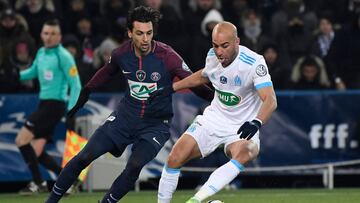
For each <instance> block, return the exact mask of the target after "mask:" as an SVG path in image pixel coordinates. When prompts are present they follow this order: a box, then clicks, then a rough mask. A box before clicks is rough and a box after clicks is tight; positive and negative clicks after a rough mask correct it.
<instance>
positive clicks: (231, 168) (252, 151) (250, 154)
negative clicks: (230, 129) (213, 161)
mask: <svg viewBox="0 0 360 203" xmlns="http://www.w3.org/2000/svg"><path fill="white" fill-rule="evenodd" d="M226 154H227V155H228V156H229V157H230V158H231V160H230V161H229V162H227V163H226V164H224V165H222V166H221V167H219V168H218V169H216V170H215V171H214V172H213V173H212V174H211V175H210V177H209V179H208V181H207V182H206V183H205V184H204V185H203V186H202V187H201V188H200V190H199V191H198V192H197V193H196V194H195V196H194V197H192V198H191V199H190V200H189V201H188V202H189V203H190V202H195V203H196V202H201V201H203V200H204V199H206V198H208V197H209V196H211V195H213V194H215V193H216V192H218V191H220V190H221V189H222V188H223V187H224V186H225V185H227V184H229V183H230V182H231V181H232V180H233V179H234V178H236V176H237V175H238V174H239V173H240V172H241V171H243V170H244V165H245V164H246V163H248V162H249V161H251V160H253V159H254V158H256V156H257V155H258V154H259V148H258V146H257V144H255V143H254V142H252V141H251V140H240V141H236V142H234V143H231V144H230V145H228V146H227V148H226Z"/></svg>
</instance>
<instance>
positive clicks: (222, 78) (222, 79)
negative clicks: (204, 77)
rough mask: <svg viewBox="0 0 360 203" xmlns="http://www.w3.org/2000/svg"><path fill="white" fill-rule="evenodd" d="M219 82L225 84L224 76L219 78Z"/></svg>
mask: <svg viewBox="0 0 360 203" xmlns="http://www.w3.org/2000/svg"><path fill="white" fill-rule="evenodd" d="M220 82H221V83H222V84H226V83H227V78H226V77H225V76H220Z"/></svg>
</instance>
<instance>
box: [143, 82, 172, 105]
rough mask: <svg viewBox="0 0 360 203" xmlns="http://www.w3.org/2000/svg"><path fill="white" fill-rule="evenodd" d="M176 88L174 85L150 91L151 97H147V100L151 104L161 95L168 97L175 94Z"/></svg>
mask: <svg viewBox="0 0 360 203" xmlns="http://www.w3.org/2000/svg"><path fill="white" fill-rule="evenodd" d="M174 92H175V90H174V89H173V87H172V85H169V86H165V87H160V88H159V89H157V90H155V91H153V92H151V93H149V98H148V99H147V102H148V103H149V104H151V102H152V101H153V100H154V99H155V98H156V97H159V96H162V97H167V96H169V95H171V94H173V93H174Z"/></svg>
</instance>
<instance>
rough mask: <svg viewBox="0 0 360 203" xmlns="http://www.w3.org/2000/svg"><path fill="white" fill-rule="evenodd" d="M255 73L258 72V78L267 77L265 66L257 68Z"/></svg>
mask: <svg viewBox="0 0 360 203" xmlns="http://www.w3.org/2000/svg"><path fill="white" fill-rule="evenodd" d="M255 71H256V74H257V75H258V76H260V77H263V76H265V75H266V74H267V70H266V67H265V66H264V65H261V64H260V65H258V66H257V67H256V70H255Z"/></svg>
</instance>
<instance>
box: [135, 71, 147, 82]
mask: <svg viewBox="0 0 360 203" xmlns="http://www.w3.org/2000/svg"><path fill="white" fill-rule="evenodd" d="M136 78H137V79H138V80H139V81H141V82H142V81H144V80H145V78H146V72H145V71H143V70H137V71H136Z"/></svg>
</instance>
